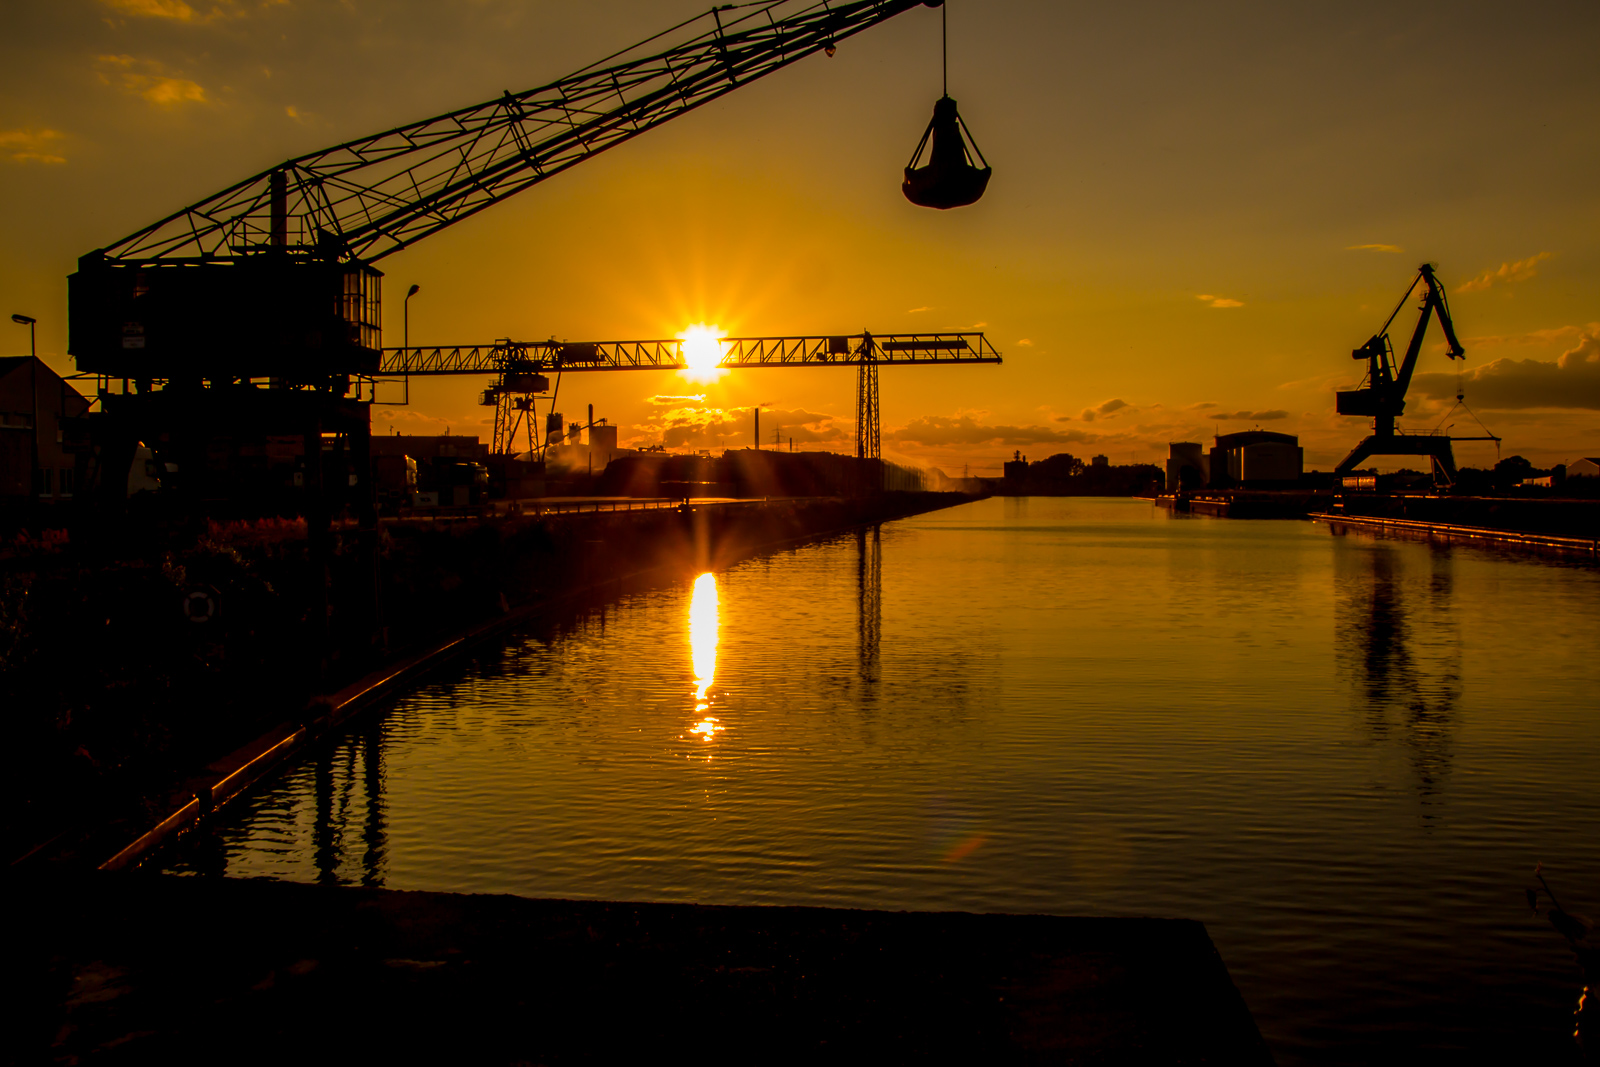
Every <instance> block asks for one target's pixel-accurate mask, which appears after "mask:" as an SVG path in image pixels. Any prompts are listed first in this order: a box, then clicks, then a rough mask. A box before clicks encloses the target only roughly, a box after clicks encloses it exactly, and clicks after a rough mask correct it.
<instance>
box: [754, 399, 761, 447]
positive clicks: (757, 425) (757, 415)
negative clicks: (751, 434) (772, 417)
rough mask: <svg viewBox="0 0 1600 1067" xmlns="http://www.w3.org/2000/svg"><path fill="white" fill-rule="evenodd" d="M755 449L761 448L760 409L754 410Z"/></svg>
mask: <svg viewBox="0 0 1600 1067" xmlns="http://www.w3.org/2000/svg"><path fill="white" fill-rule="evenodd" d="M755 413H756V447H757V448H760V447H761V409H760V408H756V409H755Z"/></svg>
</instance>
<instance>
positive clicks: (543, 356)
mask: <svg viewBox="0 0 1600 1067" xmlns="http://www.w3.org/2000/svg"><path fill="white" fill-rule="evenodd" d="M717 343H718V345H720V346H721V349H722V356H721V359H719V360H718V361H717V369H718V370H733V369H736V368H743V367H829V366H831V367H855V368H857V371H856V455H857V456H858V457H861V458H863V459H882V458H883V446H882V433H881V429H880V423H881V416H880V409H879V405H878V368H879V367H880V366H882V365H885V364H887V365H890V366H896V365H907V364H910V365H915V366H928V365H933V364H952V363H960V364H967V363H999V362H1001V357H1000V353H999V352H998V351H996V349H995V347H994V345H992V344H990V343H989V340H988V338H986V337H985V336H984V335H983V334H981V333H972V332H957V333H893V334H872V333H865V332H863V333H859V334H834V335H832V336H820V337H724V338H722V339H720V340H719V341H718V342H717ZM683 346H684V342H683V341H681V340H677V339H671V340H654V341H512V340H502V341H496V342H495V343H494V344H492V345H439V346H435V347H431V348H386V349H384V351H383V363H382V369H381V371H380V372H379V373H380V375H382V376H387V377H391V378H408V379H409V378H410V377H412V376H418V377H430V376H439V375H454V374H493V375H495V376H496V377H495V383H494V384H493V385H492V386H490V387H489V388H488V389H486V390H484V393H483V397H482V400H483V404H484V406H485V407H488V406H491V405H492V406H493V407H494V409H495V417H494V450H495V451H496V452H509V451H512V450H513V449H512V445H513V442H514V441H515V440H516V437H517V435H518V433H519V432H526V433H527V434H528V440H529V449H530V450H531V451H535V452H539V451H542V445H540V444H538V439H537V438H536V437H535V436H534V433H535V426H534V416H535V414H536V408H535V404H534V401H533V395H534V394H537V393H543V392H544V391H545V390H547V389H548V388H549V387H550V382H549V379H548V378H546V377H545V375H546V374H554V375H556V382H557V386H558V387H559V384H560V375H562V374H563V373H571V372H574V371H625V370H689V369H691V368H690V366H689V363H688V361H687V360H686V359H685V357H684V352H683ZM551 406H552V408H553V407H554V400H553V398H552V402H551Z"/></svg>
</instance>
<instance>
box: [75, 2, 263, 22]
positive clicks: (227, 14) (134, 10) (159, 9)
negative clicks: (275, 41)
mask: <svg viewBox="0 0 1600 1067" xmlns="http://www.w3.org/2000/svg"><path fill="white" fill-rule="evenodd" d="M100 2H101V3H102V4H103V5H105V6H106V7H109V8H110V9H111V10H113V11H115V12H117V13H118V14H120V15H127V16H130V17H132V18H142V19H170V20H172V21H173V22H215V21H216V20H218V19H229V18H244V17H246V16H247V15H248V14H249V11H248V10H246V9H245V8H244V7H241V6H239V4H237V3H236V0H215V2H214V3H212V4H211V8H210V10H209V11H207V12H206V13H205V14H203V15H202V14H200V13H199V12H197V11H196V10H195V9H194V8H193V7H191V6H190V5H189V4H187V3H185V2H184V0H100ZM287 2H288V0H263V2H262V3H261V4H260V6H261V7H272V6H275V5H276V4H284V3H287Z"/></svg>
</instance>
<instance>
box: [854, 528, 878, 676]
mask: <svg viewBox="0 0 1600 1067" xmlns="http://www.w3.org/2000/svg"><path fill="white" fill-rule="evenodd" d="M856 619H857V623H856V625H857V628H858V632H859V636H860V653H859V655H860V664H861V681H862V682H863V683H864V684H865V685H866V687H867V688H866V689H865V690H864V691H863V696H865V697H867V698H868V699H871V697H872V695H873V693H874V688H873V687H875V686H876V685H877V682H878V673H879V672H878V649H879V645H880V643H881V641H882V638H883V541H882V527H879V526H874V527H873V528H872V529H871V530H868V529H867V528H866V527H865V526H862V527H860V528H858V529H857V530H856Z"/></svg>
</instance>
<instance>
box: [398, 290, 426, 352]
mask: <svg viewBox="0 0 1600 1067" xmlns="http://www.w3.org/2000/svg"><path fill="white" fill-rule="evenodd" d="M421 291H422V286H420V285H413V286H412V287H411V288H410V289H407V290H406V298H405V300H404V301H403V302H402V303H401V305H400V308H401V312H400V313H401V318H402V319H403V320H404V323H405V325H404V326H403V327H401V329H402V330H403V331H404V337H405V340H404V344H405V346H406V347H407V348H410V347H411V298H412V297H414V296H416V295H417V294H418V293H420V292H421Z"/></svg>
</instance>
